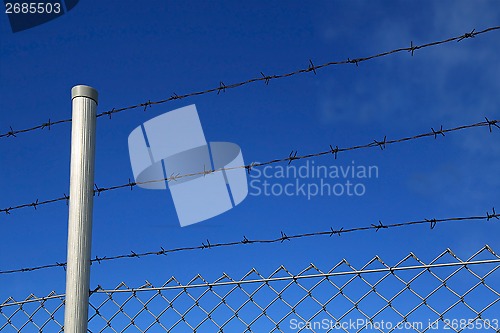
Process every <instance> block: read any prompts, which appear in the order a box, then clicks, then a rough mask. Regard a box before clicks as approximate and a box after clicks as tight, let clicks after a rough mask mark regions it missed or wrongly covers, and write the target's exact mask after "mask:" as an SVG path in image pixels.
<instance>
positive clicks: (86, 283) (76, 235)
mask: <svg viewBox="0 0 500 333" xmlns="http://www.w3.org/2000/svg"><path fill="white" fill-rule="evenodd" d="M71 99H72V104H73V116H72V129H71V167H70V168H71V173H70V191H69V195H70V197H69V218H68V260H67V262H68V264H67V269H66V303H65V310H64V332H65V333H86V332H87V326H88V310H89V309H88V307H89V288H90V249H91V244H92V210H93V200H94V160H95V128H96V109H97V91H96V90H95V89H94V88H92V87H89V86H84V85H78V86H75V87H73V89H71Z"/></svg>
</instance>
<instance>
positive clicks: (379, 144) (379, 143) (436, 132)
mask: <svg viewBox="0 0 500 333" xmlns="http://www.w3.org/2000/svg"><path fill="white" fill-rule="evenodd" d="M499 122H500V120H496V119H495V120H489V119H488V118H486V117H485V121H481V122H478V123H473V124H468V125H462V126H458V127H453V128H448V129H444V128H443V126H442V125H441V126H440V128H439V130H435V129H434V128H431V131H430V132H427V133H421V134H417V135H414V136H409V137H403V138H400V139H394V140H387V136H384V139H383V140H381V141H377V140H373V141H372V142H370V143H367V144H364V145H357V146H351V147H347V148H339V147H338V146H335V148H334V147H333V145H329V149H328V150H324V151H320V152H317V153H312V154H307V155H297V151H296V150H292V152H291V153H290V154H289V155H288V156H287V157H284V158H279V159H274V160H270V161H267V162H258V163H257V162H253V163H250V164H247V165H241V166H235V167H228V168H219V169H213V170H205V168H204V170H203V171H200V172H194V173H188V174H183V175H181V174H172V175H171V176H170V177H166V178H162V179H155V180H149V181H144V182H132V181H130V179H129V181H128V183H125V184H121V185H115V186H111V187H99V186H98V185H97V184H95V185H94V187H95V189H94V195H97V196H100V194H101V193H103V192H106V191H113V190H117V189H122V188H130V189H131V190H132V189H133V188H134V187H135V186H138V185H142V184H150V183H158V182H165V181H166V182H171V181H176V180H178V179H180V178H186V177H196V176H201V175H208V174H211V173H215V172H221V171H229V170H235V169H243V168H244V169H246V170H247V172H248V173H250V172H251V170H252V169H253V168H255V167H261V166H266V165H270V164H275V163H284V162H285V163H288V164H290V163H292V161H295V160H302V159H309V158H313V157H319V156H323V155H333V156H334V158H335V159H337V155H338V153H342V152H347V151H352V150H358V149H368V148H373V147H379V148H380V149H381V150H384V149H385V148H386V147H387V145H390V144H395V143H402V142H406V141H412V140H417V139H421V138H425V137H434V139H437V137H438V135H440V136H443V137H444V136H445V133H450V132H455V131H460V130H464V129H470V128H475V127H486V126H487V127H488V129H489V131H490V132H492V127H496V128H498V129H500V126H499V124H498V123H499ZM60 201H66V203H68V201H69V196H68V195H66V194H63V196H62V197H59V198H55V199H49V200H44V201H40V200H39V199H36V200H35V201H33V202H30V203H25V204H20V205H16V206H10V207H6V208H2V209H0V213H6V214H7V215H9V214H10V213H11V211H13V210H18V209H23V208H28V207H33V208H34V209H35V210H36V209H37V207H38V206H41V205H46V204H50V203H54V202H60Z"/></svg>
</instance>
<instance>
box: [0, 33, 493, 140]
mask: <svg viewBox="0 0 500 333" xmlns="http://www.w3.org/2000/svg"><path fill="white" fill-rule="evenodd" d="M499 29H500V26H494V27H489V28H486V29H484V30H481V31H476V29H473V30H472V31H470V32H466V33H464V34H461V35H459V36H456V37H451V38H447V39H443V40H440V41H435V42H430V43H426V44H421V45H413V41H412V42H410V46H409V47H402V48H398V49H394V50H391V51H386V52H382V53H379V54H374V55H371V56H367V57H358V58H352V59H351V58H347V60H339V61H330V62H326V63H323V64H320V65H314V63H313V61H312V60H311V59H310V60H309V63H308V66H307V67H304V68H301V69H298V70H295V71H291V72H288V73H284V74H275V75H265V74H264V73H263V72H260V76H258V77H255V78H251V79H248V80H246V81H241V82H237V83H232V84H227V85H226V84H224V82H222V81H220V82H219V85H218V86H216V87H214V88H210V89H206V90H200V91H194V92H190V93H186V94H182V95H177V94H176V93H173V94H172V96H170V97H168V98H165V99H162V100H158V101H151V100H148V101H146V102H144V103H139V104H135V105H130V106H126V107H121V108H113V109H112V110H108V111H104V112H101V113H99V114H97V118H101V117H103V116H108V117H109V118H110V119H111V118H112V115H113V114H116V113H120V112H123V111H126V110H132V109H137V108H143V109H144V111H146V110H147V108H148V107H151V106H152V105H158V104H163V103H166V102H170V101H174V100H180V99H185V98H189V97H193V96H199V95H205V94H209V93H217V94H220V93H221V92H225V91H226V89H233V88H237V87H241V86H245V85H248V84H251V83H255V82H264V83H265V84H266V85H268V84H269V82H270V81H271V80H274V79H282V78H288V77H291V76H295V75H299V74H304V73H310V72H312V73H314V74H315V75H316V73H317V71H318V70H320V69H323V68H326V67H330V66H335V65H346V64H355V65H356V66H358V64H359V63H361V62H364V61H369V60H372V59H376V58H380V57H385V56H388V55H391V54H394V53H400V52H409V53H411V55H412V56H413V55H414V53H415V51H417V50H420V49H423V48H427V47H433V46H438V45H442V44H446V43H450V42H454V41H457V42H460V41H462V40H464V39H468V38H474V37H476V36H479V35H481V34H485V33H488V32H491V31H495V30H499ZM70 122H71V119H63V120H56V121H52V120H51V119H50V118H49V119H48V121H47V122H44V123H42V124H40V125H37V126H33V127H30V128H25V129H20V130H15V129H13V128H12V126H9V131H7V132H5V133H1V134H0V138H7V137H16V136H17V134H22V133H26V132H31V131H35V130H38V129H45V128H46V129H49V130H50V129H51V127H52V126H54V125H59V124H64V123H70Z"/></svg>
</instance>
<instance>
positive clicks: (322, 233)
mask: <svg viewBox="0 0 500 333" xmlns="http://www.w3.org/2000/svg"><path fill="white" fill-rule="evenodd" d="M499 216H500V214H497V213H496V211H495V208H494V207H493V208H492V212H491V213H490V212H489V211H487V212H486V214H485V215H477V216H467V217H449V218H442V219H436V218H432V219H423V220H417V221H408V222H400V223H393V224H383V223H382V221H380V220H379V221H378V222H377V223H373V224H370V225H368V226H364V227H355V228H344V227H341V228H339V229H334V228H333V227H330V229H328V230H324V231H316V232H309V233H301V234H294V235H287V234H286V233H285V232H283V231H281V235H280V236H279V237H277V238H270V239H249V238H247V237H246V236H243V239H242V240H238V241H232V242H226V243H211V242H210V241H209V240H208V239H207V240H206V241H205V242H202V243H201V245H195V246H186V247H178V248H172V249H164V248H163V247H160V250H159V251H149V252H143V253H137V252H134V251H130V253H127V254H121V255H116V256H109V257H108V256H104V257H97V256H96V257H95V258H94V259H92V260H90V262H91V264H93V263H98V264H101V263H102V262H106V261H111V260H118V259H131V258H142V257H148V256H158V255H167V254H169V253H175V252H185V251H193V250H204V249H212V248H220V247H231V246H237V245H248V244H271V243H284V242H285V241H291V240H293V239H299V238H310V237H318V236H330V237H331V236H335V235H337V236H341V235H343V234H346V233H353V232H359V231H367V230H375V231H376V232H378V231H380V230H381V229H392V228H400V227H408V226H412V225H422V224H427V225H429V227H430V229H431V230H433V229H434V228H435V227H436V225H437V224H438V223H445V222H459V221H484V220H486V221H490V220H493V219H497V220H498V219H499ZM54 267H62V268H64V270H66V263H65V262H60V263H59V262H56V263H54V264H48V265H41V266H34V267H26V268H18V269H12V270H2V271H0V275H2V274H12V273H23V272H33V271H38V270H42V269H48V268H54Z"/></svg>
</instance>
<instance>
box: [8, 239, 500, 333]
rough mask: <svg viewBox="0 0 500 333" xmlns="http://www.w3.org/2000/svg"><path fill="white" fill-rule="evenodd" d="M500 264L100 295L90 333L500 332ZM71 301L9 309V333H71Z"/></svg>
mask: <svg viewBox="0 0 500 333" xmlns="http://www.w3.org/2000/svg"><path fill="white" fill-rule="evenodd" d="M499 267H500V256H499V255H497V254H496V253H495V252H494V251H493V250H492V248H491V247H489V246H485V247H484V248H482V249H480V250H479V251H477V252H476V253H474V254H473V255H472V256H471V257H470V258H468V259H466V260H462V259H460V258H459V257H458V256H457V255H455V254H454V253H453V251H452V250H450V249H447V250H446V251H444V252H443V253H441V254H440V255H439V256H437V257H436V258H435V259H434V260H432V261H431V262H429V263H425V262H424V261H422V260H421V259H419V258H418V257H417V256H416V255H415V254H413V253H410V254H409V255H407V256H406V257H404V258H403V259H402V260H400V261H399V262H397V263H396V264H395V265H392V266H391V265H389V264H387V263H385V262H384V261H383V260H382V258H380V257H378V256H376V257H374V258H373V259H372V260H370V261H369V262H368V263H366V264H365V265H364V266H363V267H361V268H355V267H354V266H353V265H351V264H350V263H349V262H348V261H347V260H346V259H344V260H342V261H340V262H339V263H337V264H336V265H335V266H333V267H332V268H331V269H330V270H328V271H322V270H320V269H319V268H318V267H316V266H314V265H313V264H311V265H309V266H308V267H307V268H305V269H304V270H302V271H301V272H298V273H297V274H293V273H292V272H290V271H288V270H287V269H286V268H285V267H283V266H282V267H279V268H278V269H277V270H276V271H274V272H273V273H272V274H270V275H269V276H264V275H262V274H261V273H259V272H258V271H257V270H255V269H252V270H250V271H249V272H248V273H247V274H245V275H244V276H243V277H242V278H241V279H236V280H235V279H233V278H232V277H230V276H228V275H226V274H224V275H222V276H221V277H220V278H218V279H217V280H215V281H213V282H209V281H206V280H205V279H204V278H203V277H202V276H200V275H198V276H196V277H195V278H193V279H192V280H191V281H189V282H188V283H186V284H182V283H181V282H179V281H178V280H177V279H175V278H173V277H172V278H171V279H169V280H168V281H167V282H166V283H165V284H163V285H161V286H153V285H152V284H151V283H149V282H146V284H144V285H143V286H140V287H138V288H130V287H129V286H127V285H126V284H124V283H121V284H120V285H118V286H117V287H116V288H114V289H104V288H102V287H100V286H99V287H98V288H96V289H95V290H93V291H91V296H90V310H89V311H90V312H89V313H90V314H89V330H88V331H89V332H93V333H97V332H172V333H177V332H231V333H233V332H256V333H262V332H362V331H363V332H394V331H401V330H404V331H414V332H442V331H445V332H446V331H449V332H462V331H469V332H500V328H499V327H500V323H499V322H498V320H499V317H500V316H499V314H500V304H499V300H500V276H499V274H498V268H499ZM63 316H64V295H59V294H55V293H52V294H49V295H47V296H46V297H42V298H40V297H36V296H35V295H30V296H29V297H27V298H26V299H25V300H22V301H16V300H15V299H13V298H9V299H7V300H5V301H4V302H3V303H1V304H0V331H2V332H5V333H11V332H63V330H64V328H63V323H64V320H63Z"/></svg>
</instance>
